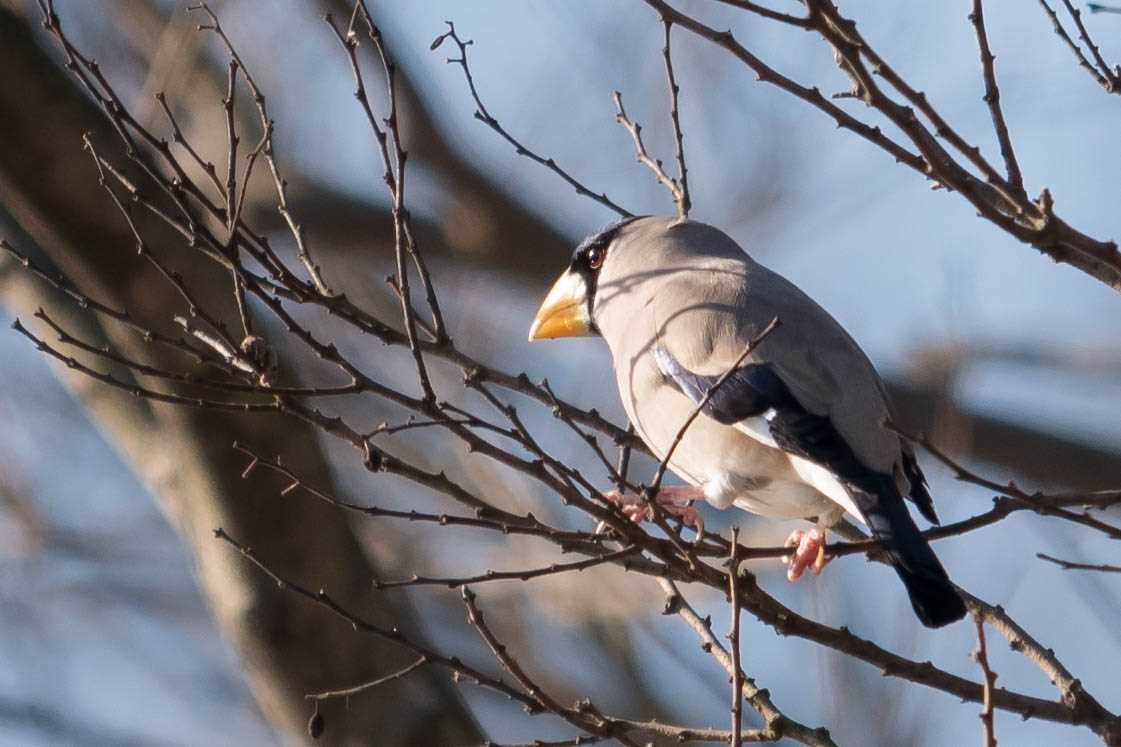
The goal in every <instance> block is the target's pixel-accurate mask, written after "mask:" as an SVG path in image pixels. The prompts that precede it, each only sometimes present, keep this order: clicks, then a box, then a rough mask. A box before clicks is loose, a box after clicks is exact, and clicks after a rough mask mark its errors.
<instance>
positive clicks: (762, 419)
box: [735, 407, 778, 449]
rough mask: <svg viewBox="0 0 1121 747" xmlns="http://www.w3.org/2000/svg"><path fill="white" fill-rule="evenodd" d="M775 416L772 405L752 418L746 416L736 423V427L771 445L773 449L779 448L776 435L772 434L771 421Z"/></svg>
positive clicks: (760, 441)
mask: <svg viewBox="0 0 1121 747" xmlns="http://www.w3.org/2000/svg"><path fill="white" fill-rule="evenodd" d="M774 416H775V410H774V408H773V407H772V408H771V409H769V410H767V411H766V412H764V413H763V414H762V415H756V416H754V417H751V418H744V419H743V420H741V421H739V422H738V423H736V425H735V428H736V430H738V431H741V432H743V433H746V434H747V435H749V436H751V437H752V438H754V439H755V440H756V441H758V442H759V443H761V444H763V445H764V446H770V447H771V448H772V449H777V448H778V444H777V443H775V439H774V436H772V435H771V422H770V421H771V418H773V417H774Z"/></svg>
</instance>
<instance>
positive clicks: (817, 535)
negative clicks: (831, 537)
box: [783, 527, 829, 581]
mask: <svg viewBox="0 0 1121 747" xmlns="http://www.w3.org/2000/svg"><path fill="white" fill-rule="evenodd" d="M784 545H785V546H786V547H794V548H797V549H796V550H795V551H794V555H793V556H788V557H785V558H783V561H784V562H787V563H789V564H790V565H789V567H788V568H787V569H786V578H787V580H789V581H797V580H798V579H800V578H801V577H802V573H803V572H804V571H805V570H806V568H809V569H810V570H811V571H812V572H813V574H814V575H815V576H816V575H817V574H819V573H821V569H822V568H824V567H825V564H826V563H828V562H829V559H828V558H826V557H825V530H824V529H821V528H819V527H814V528H813V529H810V530H809V531H806V530H804V529H795V530H794V531H793V532H791V533H790V536H789V537H787V538H786V542H785V543H784Z"/></svg>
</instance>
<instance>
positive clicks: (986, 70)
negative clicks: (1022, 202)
mask: <svg viewBox="0 0 1121 747" xmlns="http://www.w3.org/2000/svg"><path fill="white" fill-rule="evenodd" d="M983 1H984V0H973V10H972V12H971V13H970V14H969V20H970V22H971V23H972V24H973V32H974V34H975V35H976V36H977V48H978V50H980V53H981V74H982V76H983V77H984V79H985V96H984V99H983V100H984V102H985V103H986V104H988V105H989V116H990V118H991V119H992V121H993V130H995V131H996V138H997V141H998V142H999V143H1000V155H1001V156H1002V157H1003V158H1004V170H1005V172H1006V173H1007V175H1008V185H1009V187H1010V188H1011V189H1012V190H1014V191H1016V192H1017V193H1019V194H1020V195H1023V194H1024V177H1023V175H1021V173H1020V164H1019V163H1018V162H1017V161H1016V153H1015V151H1014V150H1013V149H1012V138H1011V136H1010V135H1009V134H1008V125H1007V124H1005V122H1004V112H1003V111H1002V110H1001V108H1000V89H999V88H998V87H997V84H996V70H995V69H994V66H993V63H994V62H995V60H996V57H995V56H994V55H993V53H992V50H990V49H989V36H988V34H987V33H986V32H985V10H984V7H983V5H982V3H983Z"/></svg>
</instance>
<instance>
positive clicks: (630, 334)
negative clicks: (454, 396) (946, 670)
mask: <svg viewBox="0 0 1121 747" xmlns="http://www.w3.org/2000/svg"><path fill="white" fill-rule="evenodd" d="M776 318H777V319H778V326H777V327H775V328H774V329H773V330H772V331H771V332H770V333H769V334H767V335H766V336H765V337H764V338H763V339H762V340H760V341H759V342H758V344H757V345H756V346H755V348H754V349H752V351H751V352H750V354H749V355H747V357H746V358H744V359H743V360H742V361H740V362H739V365H738V366H737V365H736V364H737V361H738V360H739V359H740V358H741V357H742V356H743V353H744V351H745V350H746V349H747V346H748V344H749V343H750V342H751V341H752V340H755V339H756V338H757V337H758V336H759V335H760V334H761V333H762V332H763V331H764V330H765V329H766V328H767V326H768V325H769V324H770V323H771V322H772V320H774V319H776ZM588 334H599V335H601V336H602V337H603V338H604V340H606V341H607V345H608V347H609V348H610V349H611V355H612V358H613V359H614V363H615V375H616V380H617V383H618V386H619V394H620V396H621V397H622V400H623V407H624V408H625V409H626V412H627V415H628V416H629V417H630V420H631V422H632V423H633V424H634V427H635V429H636V431H637V433H638V434H639V436H641V438H642V440H643V441H645V443H646V444H647V445H648V446H649V447H650V450H651V451H652V452H653V453H654V455H655V456H656V457H658V458H664V456H665V454H666V453H667V451H669V450H670V449H671V444H672V443H673V441H674V439H675V437H676V436H677V435H678V432H679V431H680V430H681V428H682V426H683V425H684V423H685V422H686V421H687V419H688V418H689V417H690V416H691V415H692V414H693V412H694V411H695V410H696V408H697V406H698V405H699V404H701V403H702V402H704V398H705V396H706V394H707V393H708V392H709V389H710V388H711V387H712V386H713V385H714V384H716V383H717V381H718V380H719V379H720V378H721V377H722V376H723V375H724V374H725V373H727V372H729V370H730V369H733V368H735V370H734V371H731V373H729V374H728V376H727V377H726V378H725V379H724V381H723V383H722V384H721V385H720V386H719V387H718V388H717V389H715V390H714V391H713V392H712V393H711V396H709V398H708V401H707V402H705V404H704V407H703V408H702V410H701V413H700V414H699V415H698V416H697V418H696V419H695V420H694V421H693V423H692V424H691V425H690V426H689V428H688V429H687V430H686V431H685V433H684V436H683V437H682V439H681V441H680V443H679V444H678V445H677V447H676V449H674V450H673V453H672V455H671V458H670V461H669V467H670V468H671V469H672V470H673V471H674V472H675V473H676V474H677V475H679V476H680V477H681V478H682V479H683V480H685V481H686V482H687V483H688V485H685V486H669V487H663V488H661V490H659V492H658V495H657V501H658V502H659V503H660V504H662V505H664V506H665V508H666V509H667V510H669V511H671V512H673V513H675V514H676V515H678V516H681V517H682V518H683V520H684V522H685V523H686V524H692V525H694V526H696V525H698V517H697V515H696V512H695V510H694V509H692V508H691V504H692V502H693V501H694V500H700V499H703V500H707V501H708V502H709V503H710V504H711V505H713V506H715V507H717V508H726V507H727V506H729V505H735V506H737V507H739V508H742V509H745V510H747V511H751V512H754V513H757V514H762V515H764V516H770V517H775V518H782V519H793V518H809V519H816V522H817V523H816V526H815V527H814V528H813V529H810V530H808V531H804V530H801V529H799V530H796V531H795V532H793V533H792V534H791V537H790V539H789V540H788V541H787V544H788V545H789V546H793V547H795V550H794V551H793V553H792V557H791V559H790V565H789V568H788V571H787V575H788V577H789V579H790V580H791V581H794V580H796V579H797V578H798V577H799V576H801V574H802V572H803V571H804V570H805V569H806V568H807V567H810V568H812V569H813V571H814V572H815V573H816V572H818V571H820V569H821V567H822V566H823V565H824V562H825V561H824V557H825V556H824V544H825V529H826V528H828V527H830V526H832V525H833V524H835V523H836V522H837V521H838V520H839V519H840V518H841V516H842V515H843V514H844V513H846V512H847V513H849V514H852V515H853V516H854V517H856V518H857V519H858V520H860V521H861V522H863V523H864V524H866V525H867V526H868V528H869V529H870V530H871V532H872V535H873V536H874V537H876V539H878V540H880V542H882V543H883V546H884V548H885V549H886V555H887V557H888V559H889V561H890V563H891V565H892V567H893V568H895V571H896V572H897V573H898V574H899V577H900V578H901V579H902V580H903V584H904V585H905V586H906V587H907V592H908V594H909V595H910V598H911V605H912V606H913V607H914V609H915V613H916V614H917V615H918V617H919V619H920V620H921V621H922V622H923V624H925V625H927V626H930V627H938V626H941V625H946V624H948V623H950V622H953V621H954V620H958V619H960V618H961V617H963V616H964V615H965V611H966V610H965V605H964V604H963V602H962V600H961V597H959V596H958V594H957V592H956V591H955V590H954V587H953V584H952V583H951V582H950V579H949V577H948V576H947V575H946V571H945V570H944V569H943V568H942V564H941V563H940V562H939V561H938V558H937V557H935V555H934V552H933V551H932V550H931V548H930V545H929V544H927V542H926V539H925V538H924V537H923V536H922V535H921V534H920V533H919V530H918V528H917V527H916V526H915V523H914V521H913V520H912V519H911V516H910V514H909V513H908V511H907V507H906V505H905V504H904V500H903V499H904V497H907V498H910V499H911V500H912V501H913V502H914V503H915V505H916V506H917V507H918V510H919V512H920V513H921V514H922V515H923V516H924V517H926V518H927V519H928V520H930V521H931V522H934V523H938V518H937V516H936V515H935V513H934V505H933V503H932V501H931V498H930V494H929V493H928V492H927V486H926V481H925V478H924V477H923V474H922V471H921V470H920V469H919V465H918V462H917V461H916V460H915V454H914V450H913V448H912V446H911V445H910V443H908V442H907V441H906V440H905V439H903V438H901V437H900V436H899V434H897V433H895V432H894V431H892V430H890V429H889V428H888V427H886V423H887V422H888V420H889V418H890V414H891V409H890V407H889V405H888V400H887V393H886V391H885V389H884V385H883V382H882V381H881V380H880V377H879V375H877V373H876V370H875V369H874V368H873V367H872V364H871V362H870V361H869V360H868V357H867V356H866V355H865V354H864V352H863V351H862V350H861V349H860V347H859V346H858V345H857V344H856V342H855V341H853V339H852V338H851V337H850V336H849V335H848V333H847V332H845V330H844V329H843V328H842V327H841V325H840V324H838V323H837V321H836V320H835V319H833V317H831V316H830V315H829V314H828V313H827V312H826V311H825V310H824V309H822V308H821V307H820V306H818V305H817V303H815V302H814V301H813V300H812V299H811V298H810V297H809V296H807V295H806V294H805V293H803V292H802V291H800V290H799V289H798V288H797V287H795V286H794V284H793V283H791V282H790V281H788V280H787V279H786V278H784V277H782V276H781V275H778V274H777V273H774V272H772V271H771V270H768V269H767V268H766V267H763V266H762V265H760V264H759V263H758V262H755V261H754V260H753V259H752V258H751V257H749V256H748V255H747V253H746V252H744V251H743V249H741V248H740V247H739V246H738V245H737V244H736V243H735V241H733V240H732V239H731V238H730V237H729V236H727V235H726V234H724V233H723V232H721V231H719V230H718V229H716V228H713V227H712V226H708V225H705V224H703V223H697V222H694V221H687V220H686V221H682V220H678V219H676V218H665V217H639V218H627V219H625V220H622V221H620V222H618V223H615V224H614V225H612V226H609V227H608V228H607V229H605V230H604V231H601V232H600V233H598V234H595V235H594V236H591V237H589V238H588V239H586V240H585V241H584V242H583V243H581V244H580V246H579V247H578V248H577V249H576V252H575V254H574V255H573V258H572V263H571V264H570V265H569V267H568V269H567V270H566V271H565V273H564V274H563V275H561V277H560V278H559V279H558V280H557V281H556V283H555V284H554V285H553V287H552V289H551V290H550V291H549V294H548V296H547V297H546V298H545V301H544V302H543V303H542V305H541V308H540V310H539V311H538V312H537V317H536V318H535V319H534V321H533V326H532V328H531V329H530V332H529V339H530V340H534V339H539V338H552V337H572V336H579V335H588ZM613 499H614V500H616V501H618V502H619V503H621V504H623V507H624V511H626V512H627V514H628V515H629V516H631V517H632V518H635V519H636V520H641V516H643V515H644V514H645V511H646V506H645V504H644V503H643V502H642V499H641V498H638V497H635V496H623V495H620V494H618V493H615V494H613ZM698 528H699V527H698Z"/></svg>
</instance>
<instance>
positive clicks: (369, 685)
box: [304, 655, 428, 700]
mask: <svg viewBox="0 0 1121 747" xmlns="http://www.w3.org/2000/svg"><path fill="white" fill-rule="evenodd" d="M427 663H428V657H427V656H423V655H422V656H421V657H420V658H419V659H417V660H416V661H414V662H413V663H412V664H409V665H408V666H406V667H404V668H402V669H399V670H397V671H396V672H391V673H390V674H387V675H385V676H384V677H378V678H377V679H376V680H370V681H369V682H363V683H362V684H361V685H355V686H354V687H347V688H344V689H342V690H324V691H323V692H319V693H308V694H307V695H305V696H304V697H305V698H307V699H308V700H330V699H332V698H349V697H350V696H352V695H359V694H361V693H364V692H367V691H369V690H373V689H375V688H378V687H381V686H382V685H384V684H386V683H387V682H393V681H394V680H399V679H401V678H402V677H407V676H408V675H410V674H411V673H413V672H415V671H416V670H417V669H420V668H421V667H423V666H424V665H425V664H427Z"/></svg>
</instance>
